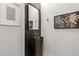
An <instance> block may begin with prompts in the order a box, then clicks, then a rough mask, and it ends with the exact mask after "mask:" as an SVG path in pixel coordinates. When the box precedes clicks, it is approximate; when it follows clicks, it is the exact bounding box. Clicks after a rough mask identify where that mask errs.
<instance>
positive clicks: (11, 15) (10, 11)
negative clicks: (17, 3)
mask: <svg viewBox="0 0 79 59" xmlns="http://www.w3.org/2000/svg"><path fill="white" fill-rule="evenodd" d="M15 16H16V15H15V9H14V8H12V7H9V6H7V19H8V20H11V21H12V20H13V21H15Z"/></svg>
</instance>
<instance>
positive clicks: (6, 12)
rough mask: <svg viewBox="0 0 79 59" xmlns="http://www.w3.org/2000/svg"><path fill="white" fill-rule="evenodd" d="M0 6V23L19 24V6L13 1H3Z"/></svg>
mask: <svg viewBox="0 0 79 59" xmlns="http://www.w3.org/2000/svg"><path fill="white" fill-rule="evenodd" d="M0 8H1V10H0V17H1V20H0V24H1V25H12V26H20V15H21V14H20V6H17V5H16V4H14V3H3V4H1V5H0Z"/></svg>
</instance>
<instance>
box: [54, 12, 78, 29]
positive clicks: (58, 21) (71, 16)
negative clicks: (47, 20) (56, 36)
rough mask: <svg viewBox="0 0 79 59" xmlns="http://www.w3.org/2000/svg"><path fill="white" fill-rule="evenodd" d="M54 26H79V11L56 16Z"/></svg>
mask: <svg viewBox="0 0 79 59" xmlns="http://www.w3.org/2000/svg"><path fill="white" fill-rule="evenodd" d="M54 28H56V29H64V28H79V11H77V12H72V13H67V14H62V15H57V16H54Z"/></svg>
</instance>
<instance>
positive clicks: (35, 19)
mask: <svg viewBox="0 0 79 59" xmlns="http://www.w3.org/2000/svg"><path fill="white" fill-rule="evenodd" d="M28 23H29V26H28V27H29V28H28V29H29V30H39V10H38V9H37V8H36V7H35V6H33V5H32V4H28Z"/></svg>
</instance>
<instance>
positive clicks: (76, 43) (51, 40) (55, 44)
mask: <svg viewBox="0 0 79 59" xmlns="http://www.w3.org/2000/svg"><path fill="white" fill-rule="evenodd" d="M74 11H79V4H77V3H70V4H68V3H65V4H64V3H63V4H61V3H60V4H59V3H58V4H54V3H50V4H45V5H44V4H42V28H41V31H42V36H44V55H51V56H64V55H65V56H72V55H73V56H79V29H54V16H56V15H60V14H65V13H70V12H74ZM47 19H49V21H47Z"/></svg>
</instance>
